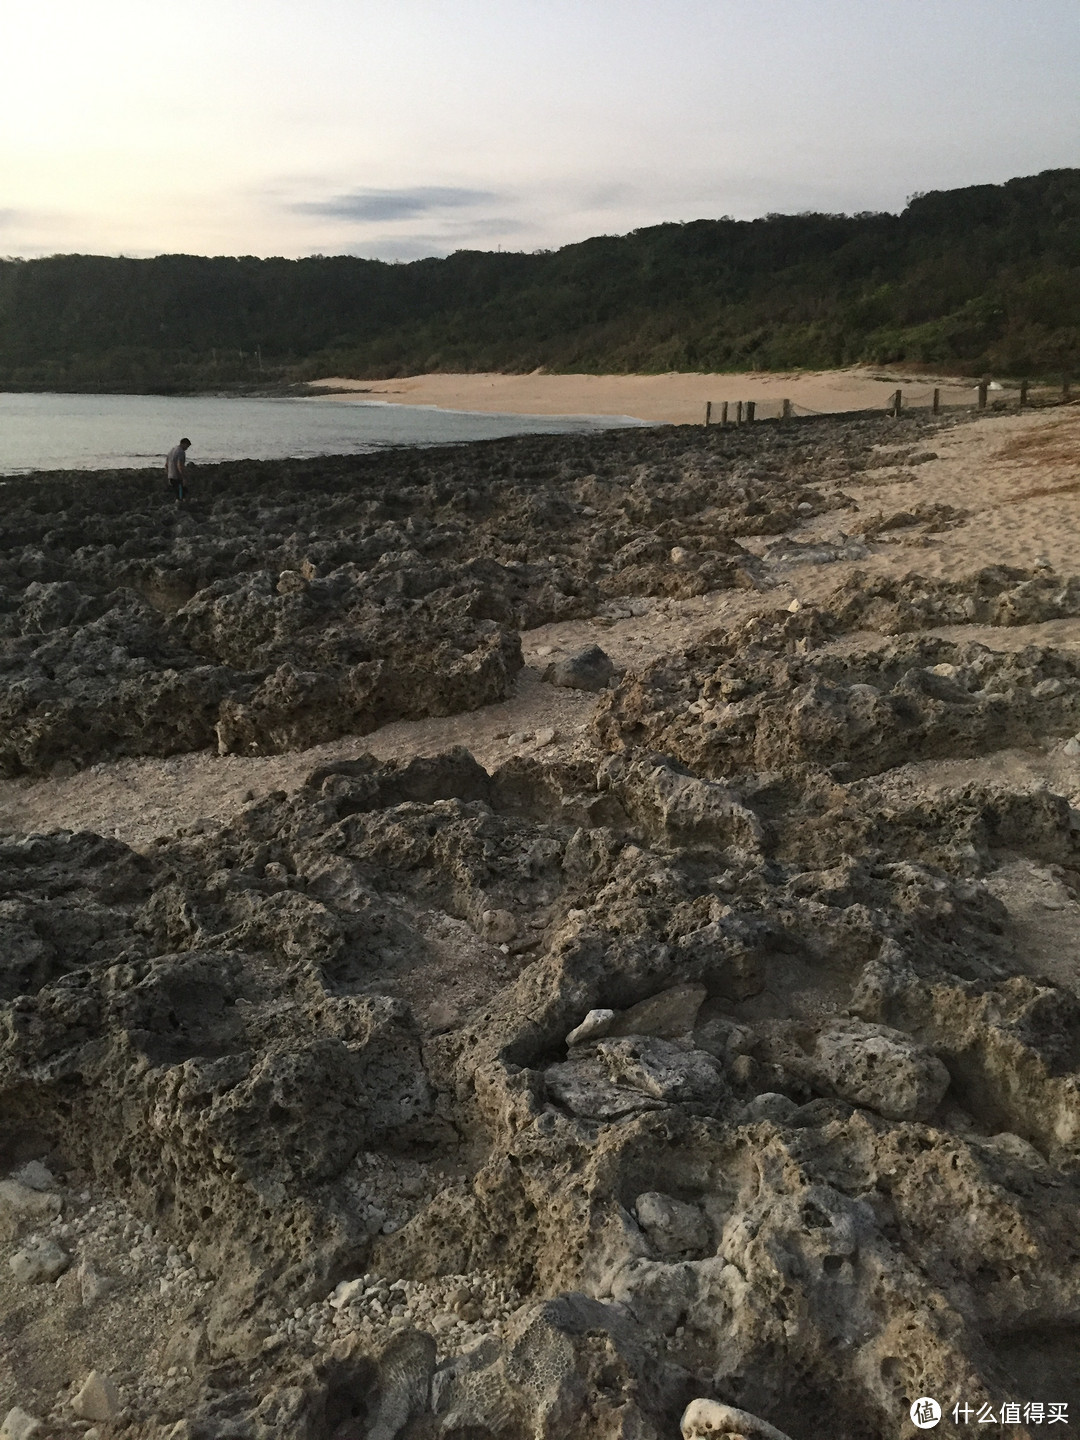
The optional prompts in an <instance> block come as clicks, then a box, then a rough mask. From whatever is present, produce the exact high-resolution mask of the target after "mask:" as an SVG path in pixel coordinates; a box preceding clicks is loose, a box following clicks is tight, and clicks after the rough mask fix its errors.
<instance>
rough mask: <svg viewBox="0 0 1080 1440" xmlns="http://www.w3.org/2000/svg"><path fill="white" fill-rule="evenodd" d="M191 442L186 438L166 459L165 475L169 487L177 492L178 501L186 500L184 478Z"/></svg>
mask: <svg viewBox="0 0 1080 1440" xmlns="http://www.w3.org/2000/svg"><path fill="white" fill-rule="evenodd" d="M190 445H191V441H190V440H189V439H188V438H187V436H186V435H185V437H184V438H183V440H181V441H180V444H179V445H174V446H173V447H172V449H171V450H170V451H169V453H168V455H167V456H166V457H165V474H166V476H167V477H168V480H169V485H170V486H171V487H173V488H174V489H175V490H176V498H177V500H183V498H184V478H185V475H186V472H187V452H188V448H189V447H190Z"/></svg>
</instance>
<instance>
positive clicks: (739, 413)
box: [735, 400, 742, 425]
mask: <svg viewBox="0 0 1080 1440" xmlns="http://www.w3.org/2000/svg"><path fill="white" fill-rule="evenodd" d="M735 424H736V425H741V424H742V401H741V400H740V401H739V402H738V403H737V404H736V406H735Z"/></svg>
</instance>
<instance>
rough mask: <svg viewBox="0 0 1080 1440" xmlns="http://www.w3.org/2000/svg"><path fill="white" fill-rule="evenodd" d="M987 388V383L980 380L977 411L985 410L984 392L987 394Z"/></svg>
mask: <svg viewBox="0 0 1080 1440" xmlns="http://www.w3.org/2000/svg"><path fill="white" fill-rule="evenodd" d="M988 388H989V387H988V385H987V383H986V381H985V380H980V381H979V409H980V410H985V409H986V392H987V389H988Z"/></svg>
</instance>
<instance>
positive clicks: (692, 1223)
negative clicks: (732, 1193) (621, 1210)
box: [634, 1190, 710, 1256]
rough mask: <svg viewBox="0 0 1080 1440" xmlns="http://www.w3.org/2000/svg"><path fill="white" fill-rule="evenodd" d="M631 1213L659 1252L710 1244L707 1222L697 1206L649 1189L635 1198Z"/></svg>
mask: <svg viewBox="0 0 1080 1440" xmlns="http://www.w3.org/2000/svg"><path fill="white" fill-rule="evenodd" d="M634 1213H635V1214H636V1215H637V1221H638V1224H639V1225H640V1226H641V1228H642V1230H644V1232H645V1234H646V1235H647V1236H648V1238H649V1243H650V1244H651V1245H652V1246H653V1248H654V1249H655V1250H656V1251H657V1252H658V1253H659V1254H660V1255H663V1256H668V1255H685V1254H687V1253H688V1252H691V1251H693V1252H699V1251H702V1250H705V1249H706V1248H707V1247H708V1245H709V1240H710V1231H709V1224H708V1221H707V1220H706V1219H705V1216H704V1215H703V1214H702V1213H701V1211H700V1210H699V1209H698V1207H697V1206H696V1205H688V1204H687V1203H686V1202H685V1201H684V1200H676V1199H675V1198H674V1196H671V1195H664V1194H661V1192H660V1191H658V1190H649V1191H647V1192H646V1193H645V1194H644V1195H639V1196H638V1197H637V1199H636V1200H635V1201H634Z"/></svg>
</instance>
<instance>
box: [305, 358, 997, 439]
mask: <svg viewBox="0 0 1080 1440" xmlns="http://www.w3.org/2000/svg"><path fill="white" fill-rule="evenodd" d="M935 385H937V386H939V387H941V389H942V394H941V400H942V404H944V405H970V404H972V403H973V401H974V389H973V385H972V382H971V381H970V380H962V379H956V378H955V377H952V378H949V377H945V378H941V377H934V376H928V375H920V376H912V375H906V374H904V373H903V372H899V371H898V372H896V373H895V374H894V373H892V372H890V371H887V370H873V369H869V368H867V367H865V366H856V367H851V368H849V369H845V370H819V371H791V372H788V373H786V374H785V373H772V372H769V373H766V372H762V371H744V372H742V373H740V374H700V375H687V374H683V373H681V372H679V373H670V374H667V375H544V374H541V373H540V372H539V371H537V372H535V373H533V374H531V375H500V374H477V375H407V376H403V377H401V378H399V379H395V380H344V379H341V378H340V377H330V378H328V379H325V380H316V381H314V382H313V386H312V388H313V389H315V390H318V389H330V388H332V389H333V390H335V391H338V392H341V393H337V394H332V395H327V396H326V397H325V398H326V399H327V400H356V399H358V398H360V397H363V398H365V399H369V400H385V401H388V402H389V403H391V404H394V405H434V406H436V407H438V408H439V409H443V410H472V411H480V412H481V413H489V414H499V415H503V414H508V413H509V414H517V415H632V416H634V417H635V418H636V419H638V420H651V421H654V422H656V423H658V424H669V425H700V424H701V423H702V422H703V421H704V418H705V406H706V403H707V402H709V401H712V403H713V407H714V419H719V406H720V404H721V403H722V402H723V401H725V400H726V401H728V402H729V403H730V404H731V405H732V407H733V411H734V404H735V402H736V401H739V400H753V401H755V402H756V403H757V404H758V405H762V406H768V405H771V406H772V407H773V411H772V412H771V413H775V409H776V407H777V406H778V405H779V403H780V402H781V401H782V400H791V401H793V402H794V404H795V405H796V406H801V407H803V408H805V409H808V410H817V411H821V412H832V413H838V412H843V411H847V410H884V409H886V408H887V407H888V405H889V402H890V399H891V396H892V394H893V392H894V391H895V390H896V389H897V387H898V386H899V387H900V388H901V389H903V388H904V387H905V386H906V387H907V392H908V403H911V404H914V405H929V404H930V396H931V390H932V389H933V387H934V386H935ZM732 418H733V419H734V413H732Z"/></svg>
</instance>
